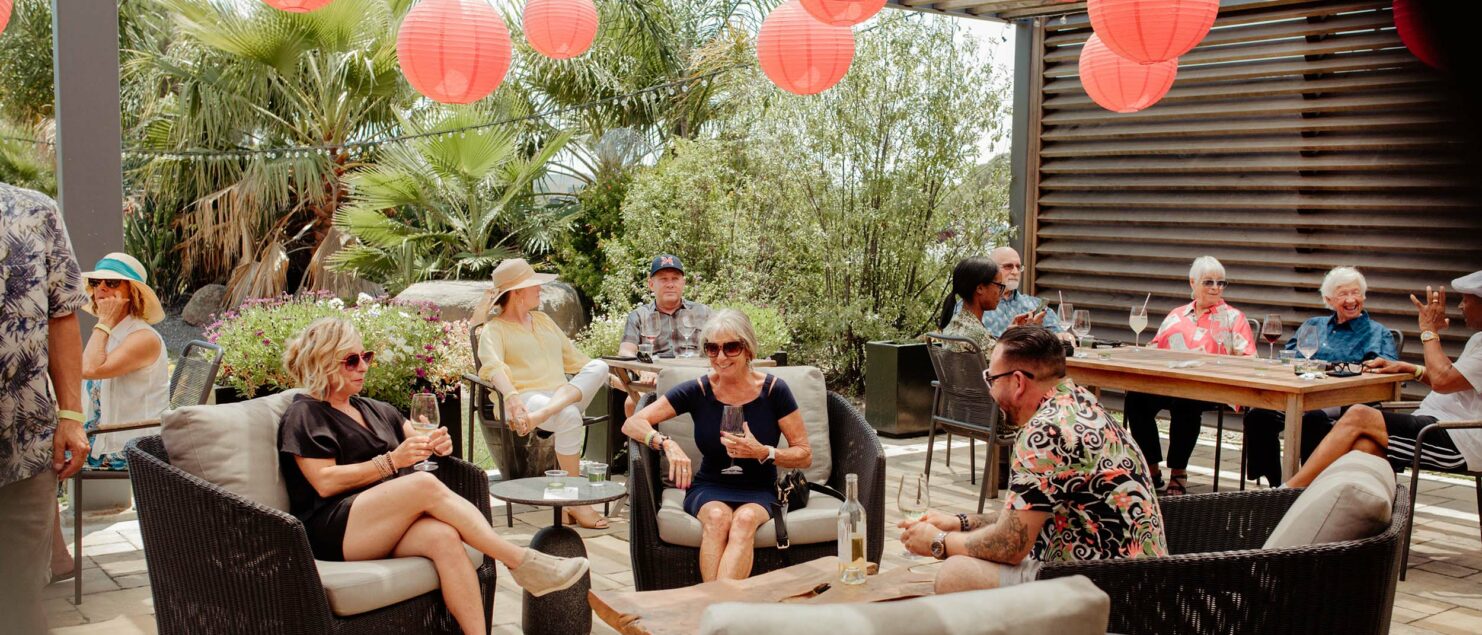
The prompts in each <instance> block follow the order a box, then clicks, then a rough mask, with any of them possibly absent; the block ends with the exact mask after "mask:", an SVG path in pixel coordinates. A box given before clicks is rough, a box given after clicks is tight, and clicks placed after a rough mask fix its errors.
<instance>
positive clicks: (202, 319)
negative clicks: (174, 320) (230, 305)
mask: <svg viewBox="0 0 1482 635" xmlns="http://www.w3.org/2000/svg"><path fill="white" fill-rule="evenodd" d="M225 302H226V285H224V284H208V285H206V286H204V287H201V288H200V289H197V290H196V292H195V294H194V295H191V296H190V302H187V303H186V304H185V310H183V311H181V312H180V319H182V320H184V321H185V323H186V324H189V325H191V326H203V325H205V324H206V323H208V322H210V321H211V316H212V315H215V314H217V313H220V312H221V309H222V308H223V305H224V303H225Z"/></svg>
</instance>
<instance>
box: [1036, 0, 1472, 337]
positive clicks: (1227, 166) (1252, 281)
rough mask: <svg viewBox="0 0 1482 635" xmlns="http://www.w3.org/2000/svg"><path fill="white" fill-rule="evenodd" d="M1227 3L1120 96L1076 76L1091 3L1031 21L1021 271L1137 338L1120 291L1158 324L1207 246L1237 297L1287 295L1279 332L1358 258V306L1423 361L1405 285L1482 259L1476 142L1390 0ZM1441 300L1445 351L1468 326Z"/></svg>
mask: <svg viewBox="0 0 1482 635" xmlns="http://www.w3.org/2000/svg"><path fill="white" fill-rule="evenodd" d="M1224 5H1225V6H1224V7H1223V8H1222V10H1221V14H1220V17H1219V20H1218V21H1217V22H1216V24H1215V28H1214V30H1213V31H1211V32H1210V34H1209V36H1208V37H1207V38H1206V39H1205V40H1204V42H1202V43H1201V44H1200V46H1199V47H1198V48H1196V49H1194V50H1193V51H1191V52H1189V53H1188V54H1186V55H1185V56H1183V58H1181V60H1180V65H1179V75H1178V79H1177V81H1176V82H1175V83H1174V85H1173V89H1172V90H1171V91H1170V92H1169V93H1168V95H1167V96H1166V97H1165V98H1164V99H1163V100H1162V101H1161V102H1160V103H1158V104H1157V105H1155V106H1153V107H1151V108H1149V109H1147V110H1145V111H1142V112H1139V113H1133V114H1116V113H1111V112H1108V111H1105V110H1102V109H1101V108H1099V107H1097V106H1096V105H1095V104H1093V103H1092V102H1091V100H1090V99H1089V98H1088V97H1087V96H1086V94H1085V91H1084V90H1083V89H1082V88H1081V85H1080V79H1079V77H1078V76H1077V61H1078V58H1079V55H1080V49H1081V46H1082V44H1084V42H1085V40H1086V37H1087V36H1088V35H1089V34H1090V28H1089V23H1088V20H1087V18H1086V16H1085V14H1079V15H1072V16H1069V17H1068V18H1066V19H1065V20H1063V21H1062V20H1061V19H1059V18H1052V19H1045V20H1040V21H1038V22H1037V23H1036V28H1037V29H1038V30H1039V33H1038V34H1037V35H1036V41H1037V42H1042V43H1043V46H1042V47H1032V50H1034V51H1035V53H1037V54H1035V55H1032V56H1031V57H1032V58H1033V59H1031V60H1029V63H1030V64H1032V69H1035V70H1036V71H1037V73H1035V74H1034V75H1033V77H1034V80H1035V82H1036V83H1037V85H1035V86H1032V87H1030V90H1031V94H1032V95H1037V96H1038V97H1039V98H1038V99H1031V103H1032V104H1033V105H1034V107H1035V112H1032V113H1019V116H1026V117H1028V119H1027V120H1028V121H1029V122H1031V125H1032V126H1033V128H1032V129H1031V134H1032V136H1037V138H1035V139H1032V140H1031V142H1030V144H1029V146H1030V147H1028V148H1022V149H1021V148H1016V149H1015V151H1016V152H1020V151H1022V152H1024V153H1025V154H1026V156H1027V161H1026V177H1027V178H1026V179H1025V183H1026V187H1027V190H1026V199H1025V200H1026V210H1027V212H1026V223H1025V224H1026V228H1025V230H1026V246H1027V251H1029V252H1030V253H1029V254H1026V260H1027V261H1028V263H1029V265H1030V267H1031V272H1032V273H1031V275H1032V285H1033V286H1032V288H1034V289H1035V291H1036V292H1037V293H1038V294H1040V295H1042V296H1047V297H1050V298H1054V297H1055V296H1056V295H1057V294H1059V293H1063V294H1064V295H1065V298H1066V300H1067V301H1072V302H1074V303H1075V305H1076V307H1077V308H1089V309H1091V310H1092V317H1093V321H1094V322H1095V331H1096V333H1097V334H1100V335H1103V336H1106V337H1112V338H1117V339H1130V338H1131V336H1132V333H1131V331H1130V330H1129V329H1128V327H1127V310H1128V307H1129V305H1131V304H1133V303H1134V302H1135V303H1141V302H1142V301H1143V298H1144V297H1145V294H1147V293H1148V292H1151V293H1152V294H1153V295H1152V301H1151V305H1150V309H1149V312H1150V313H1156V315H1155V316H1150V317H1152V324H1151V325H1150V327H1149V331H1151V330H1153V329H1156V324H1157V323H1158V321H1159V320H1160V319H1161V317H1162V316H1163V315H1164V314H1166V313H1167V311H1168V310H1170V309H1171V308H1173V307H1174V306H1177V305H1179V304H1183V303H1186V302H1188V298H1189V287H1188V282H1187V280H1188V267H1189V264H1190V261H1192V260H1193V259H1194V258H1195V257H1197V256H1200V255H1204V254H1208V255H1213V256H1215V257H1217V258H1219V259H1220V260H1221V261H1222V262H1223V263H1224V264H1225V267H1226V269H1227V274H1228V278H1229V280H1230V282H1231V286H1230V288H1229V289H1227V291H1226V297H1227V299H1228V300H1229V302H1230V303H1231V304H1233V305H1234V306H1236V307H1237V308H1240V309H1241V310H1243V311H1245V313H1246V314H1247V315H1248V316H1250V317H1255V318H1257V319H1260V318H1261V317H1262V316H1264V314H1266V313H1278V314H1280V315H1281V316H1282V319H1283V322H1284V323H1285V324H1286V327H1287V335H1291V333H1292V332H1293V331H1294V329H1295V327H1296V325H1298V324H1300V323H1301V321H1302V320H1304V319H1306V318H1307V317H1310V316H1312V315H1315V314H1318V313H1321V312H1324V311H1325V310H1326V309H1325V308H1324V307H1323V304H1322V300H1321V297H1320V295H1319V293H1318V287H1319V285H1320V284H1321V281H1322V276H1323V274H1324V273H1326V271H1327V270H1328V269H1329V268H1331V267H1334V266H1337V265H1357V266H1359V267H1361V268H1362V269H1363V270H1364V271H1365V273H1366V275H1367V277H1368V280H1369V297H1368V308H1369V310H1370V313H1371V315H1372V316H1373V317H1375V318H1376V319H1378V320H1380V321H1381V322H1383V323H1384V324H1385V325H1387V326H1390V327H1391V328H1399V329H1401V330H1402V331H1404V332H1405V333H1406V335H1407V338H1406V343H1405V351H1406V352H1405V356H1406V358H1408V359H1412V360H1418V359H1419V351H1420V342H1419V339H1418V333H1417V330H1418V329H1417V327H1416V322H1415V309H1414V307H1413V306H1412V305H1411V303H1410V300H1409V294H1410V293H1411V292H1414V291H1417V290H1419V289H1423V288H1424V287H1425V285H1427V284H1431V285H1435V284H1449V282H1450V280H1451V279H1452V278H1454V277H1457V276H1459V275H1463V274H1466V273H1469V272H1472V271H1476V270H1478V269H1482V212H1479V210H1478V206H1477V200H1478V196H1477V195H1478V191H1477V189H1476V188H1477V187H1478V184H1477V182H1476V173H1477V170H1476V167H1475V164H1474V163H1473V162H1472V161H1471V160H1469V159H1468V158H1467V156H1466V155H1467V153H1469V152H1471V151H1472V150H1473V149H1472V148H1469V147H1468V146H1467V139H1465V138H1464V137H1463V135H1460V134H1457V133H1456V132H1455V131H1454V130H1453V128H1454V127H1455V126H1454V124H1455V122H1456V119H1455V117H1456V116H1457V115H1455V114H1454V113H1453V112H1451V111H1450V109H1451V108H1452V105H1451V100H1449V99H1448V98H1447V93H1446V91H1445V89H1444V83H1443V81H1442V78H1441V77H1439V76H1438V75H1437V74H1436V73H1434V72H1433V71H1431V70H1430V69H1429V68H1427V67H1425V66H1424V65H1422V64H1421V63H1420V62H1419V60H1417V59H1416V58H1415V57H1414V56H1412V55H1411V54H1410V53H1409V51H1408V50H1407V49H1405V47H1404V46H1403V44H1402V43H1401V42H1400V40H1399V37H1398V35H1397V34H1396V33H1395V30H1394V25H1393V21H1392V18H1391V15H1390V10H1389V7H1390V3H1389V2H1388V1H1385V0H1369V1H1362V2H1311V1H1308V2H1292V1H1287V2H1281V1H1262V2H1252V1H1249V0H1244V1H1240V0H1227V1H1226V2H1225V3H1224ZM1035 132H1037V135H1034V133H1035ZM1456 300H1457V298H1456V297H1454V296H1453V297H1452V298H1451V304H1452V305H1453V306H1454V305H1455V302H1456ZM1451 313H1452V316H1453V327H1452V328H1451V329H1449V330H1448V331H1447V332H1446V333H1444V334H1443V340H1444V344H1445V347H1446V349H1447V350H1448V352H1449V353H1451V354H1452V355H1455V354H1457V353H1459V352H1460V350H1461V346H1462V345H1463V344H1464V342H1465V337H1466V335H1467V332H1466V329H1465V327H1464V326H1463V325H1462V324H1461V320H1460V319H1459V318H1460V316H1459V314H1458V312H1457V311H1456V310H1455V309H1453V310H1452V311H1451ZM1147 335H1148V333H1146V332H1145V333H1144V338H1146V337H1147ZM1264 353H1265V351H1264V350H1262V354H1264Z"/></svg>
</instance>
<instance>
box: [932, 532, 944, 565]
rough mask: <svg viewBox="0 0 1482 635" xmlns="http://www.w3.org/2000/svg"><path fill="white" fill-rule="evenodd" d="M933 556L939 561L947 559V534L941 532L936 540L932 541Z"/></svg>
mask: <svg viewBox="0 0 1482 635" xmlns="http://www.w3.org/2000/svg"><path fill="white" fill-rule="evenodd" d="M931 556H932V557H933V558H936V559H937V560H946V559H947V532H945V531H943V532H939V533H937V537H936V538H932V539H931Z"/></svg>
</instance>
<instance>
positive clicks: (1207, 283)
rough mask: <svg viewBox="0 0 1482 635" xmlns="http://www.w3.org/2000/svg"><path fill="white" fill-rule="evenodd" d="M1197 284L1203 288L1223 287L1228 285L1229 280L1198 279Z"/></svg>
mask: <svg viewBox="0 0 1482 635" xmlns="http://www.w3.org/2000/svg"><path fill="white" fill-rule="evenodd" d="M1199 284H1202V285H1204V288H1206V289H1215V288H1219V289H1223V288H1225V287H1228V286H1230V282H1229V281H1228V280H1201V281H1199Z"/></svg>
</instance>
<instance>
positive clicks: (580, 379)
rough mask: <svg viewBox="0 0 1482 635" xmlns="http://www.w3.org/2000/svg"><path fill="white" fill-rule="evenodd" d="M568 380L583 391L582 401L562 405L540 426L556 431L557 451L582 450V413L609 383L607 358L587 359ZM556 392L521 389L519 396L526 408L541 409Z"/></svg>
mask: <svg viewBox="0 0 1482 635" xmlns="http://www.w3.org/2000/svg"><path fill="white" fill-rule="evenodd" d="M566 383H568V384H570V385H572V386H576V388H577V390H580V391H581V401H579V402H577V403H575V404H573V405H570V406H566V407H565V408H562V409H561V411H560V412H558V413H556V414H555V416H552V417H551V418H549V419H546V420H545V423H542V424H540V429H541V430H548V431H550V432H554V433H555V442H556V454H565V455H572V454H580V453H581V444H582V440H583V439H585V438H586V430H585V429H584V428H582V425H581V417H582V413H583V412H586V411H587V405H588V404H590V403H592V398H593V397H596V396H597V391H599V390H601V389H602V386H604V385H606V384H607V362H604V361H602V360H600V359H594V360H592V361H590V362H587V365H586V366H582V367H581V370H580V371H578V372H577V373H576V374H575V375H573V376H572V377H571V379H570V380H568V381H567V382H566ZM554 394H556V391H554V390H531V391H527V392H522V393H520V394H519V395H518V397H520V400H521V401H523V402H524V403H525V408H527V409H529V410H539V409H541V408H544V407H545V405H546V404H548V403H550V402H551V395H554Z"/></svg>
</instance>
